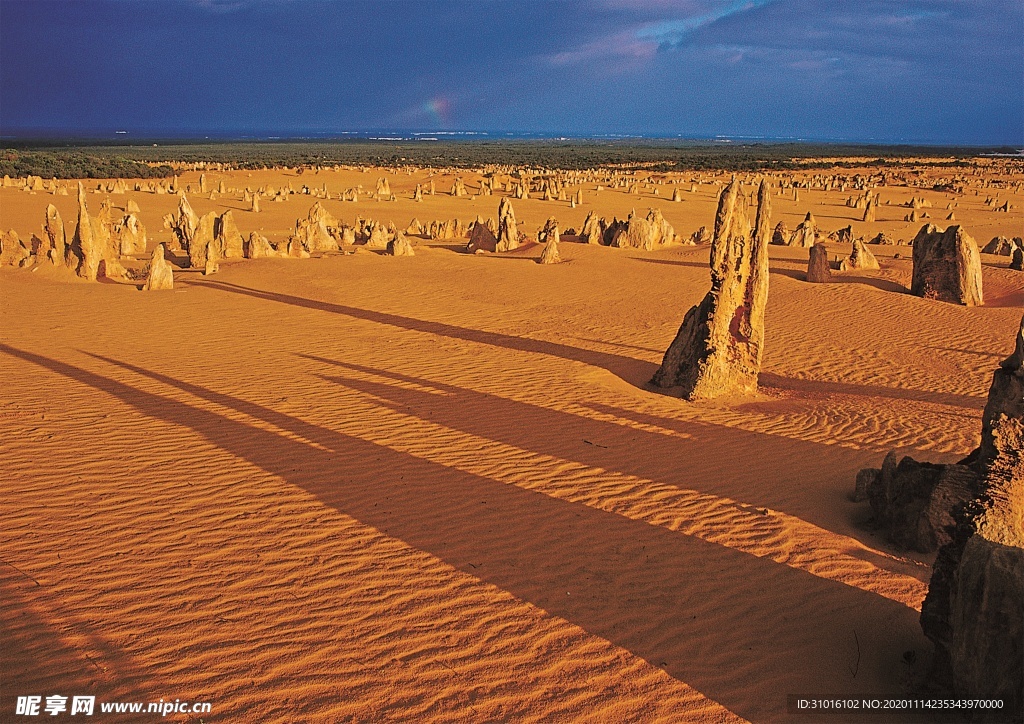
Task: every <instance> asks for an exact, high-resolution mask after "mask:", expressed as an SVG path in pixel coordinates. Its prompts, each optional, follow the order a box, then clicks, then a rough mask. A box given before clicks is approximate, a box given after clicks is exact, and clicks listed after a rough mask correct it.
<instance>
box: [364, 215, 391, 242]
mask: <svg viewBox="0 0 1024 724" xmlns="http://www.w3.org/2000/svg"><path fill="white" fill-rule="evenodd" d="M390 240H391V237H390V236H388V230H387V228H386V227H385V226H384V225H383V224H379V223H377V222H376V221H371V222H370V229H369V238H368V239H367V240H366V248H367V249H387V248H388V242H389V241H390Z"/></svg>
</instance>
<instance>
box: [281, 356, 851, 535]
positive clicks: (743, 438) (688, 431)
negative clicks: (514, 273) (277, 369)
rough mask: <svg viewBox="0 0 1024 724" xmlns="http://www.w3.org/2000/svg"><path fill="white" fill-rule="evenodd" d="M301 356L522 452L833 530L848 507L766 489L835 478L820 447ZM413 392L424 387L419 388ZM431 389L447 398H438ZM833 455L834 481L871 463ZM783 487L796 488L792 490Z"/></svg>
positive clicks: (386, 402) (398, 407)
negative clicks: (726, 464)
mask: <svg viewBox="0 0 1024 724" xmlns="http://www.w3.org/2000/svg"><path fill="white" fill-rule="evenodd" d="M299 356H300V357H304V358H306V359H309V360H313V361H316V362H321V363H324V364H329V365H332V366H335V367H340V368H343V369H346V370H350V371H352V372H357V373H360V374H361V375H373V376H376V377H379V378H381V379H382V380H385V381H393V382H397V383H399V384H400V385H403V386H398V385H395V384H387V383H386V382H377V381H373V380H368V379H365V378H364V377H354V376H350V375H349V376H323V379H324V380H326V381H328V382H333V383H336V384H339V385H343V386H344V387H346V388H348V389H351V390H356V391H358V392H362V393H364V394H366V395H370V396H372V397H374V398H375V401H376V403H377V404H379V405H382V406H385V407H388V408H390V409H392V410H394V411H396V412H399V413H402V414H412V415H415V416H416V417H419V418H421V419H424V420H428V421H430V422H434V423H437V424H438V425H442V426H444V427H448V428H451V429H454V430H460V431H462V432H465V433H469V434H471V435H476V436H479V437H482V438H486V439H488V440H494V441H496V442H501V443H505V444H507V445H512V446H514V447H516V448H520V449H522V450H528V451H531V452H537V453H540V454H542V455H551V456H554V457H556V458H559V459H562V460H569V461H572V462H577V463H580V464H582V465H586V466H588V467H591V468H597V469H601V470H608V471H611V472H615V473H622V474H624V475H632V476H636V477H638V478H641V479H645V480H652V481H656V482H658V483H665V484H668V485H672V486H675V487H677V488H678V489H680V490H700V491H702V492H705V493H710V494H713V495H716V496H722V497H727V498H730V499H733V500H741V501H743V502H745V503H748V504H750V505H754V506H758V507H767V508H771V509H773V510H780V511H784V512H786V513H788V514H790V515H793V516H796V517H798V518H801V519H802V520H805V521H808V522H811V523H814V524H815V525H818V526H819V527H821V528H825V529H830V528H831V527H834V520H835V516H831V517H830V516H821V515H820V513H819V511H827V510H834V509H835V508H836V507H837V506H845V503H844V500H843V499H842V496H840V495H836V494H835V493H834V492H833V491H832V490H830V489H828V488H818V489H816V490H810V489H805V490H804V491H803V494H802V496H801V498H800V499H799V500H793V499H792V498H790V497H787V495H786V494H785V493H782V494H780V492H779V491H780V488H779V487H775V486H766V485H764V481H765V480H784V479H786V478H788V477H792V476H794V475H801V474H805V475H806V474H807V473H808V472H811V473H813V472H814V471H819V472H821V474H823V475H824V474H826V473H824V472H822V471H820V463H819V460H820V451H821V447H822V446H821V443H817V442H808V441H805V440H794V439H792V438H786V437H777V436H773V435H766V434H762V433H757V432H749V431H746V430H740V429H737V428H732V427H726V426H723V425H715V424H710V423H705V422H697V421H692V420H678V419H672V420H669V419H665V418H660V417H655V416H651V415H646V416H641V415H638V414H637V413H635V412H633V411H631V410H624V409H621V408H617V407H613V406H611V405H603V404H599V403H596V402H592V401H589V400H588V401H584V402H581V403H580V406H581V407H584V408H588V409H590V410H593V411H594V412H597V413H599V414H602V415H606V416H611V417H615V418H619V419H620V420H622V419H625V420H632V421H634V422H638V423H640V424H641V425H650V426H656V427H661V428H664V429H667V430H671V431H673V432H676V433H679V434H678V435H666V434H663V433H659V432H653V431H648V430H644V429H642V428H641V427H639V426H637V425H630V424H619V423H618V422H615V421H610V420H600V419H594V417H591V416H583V415H576V414H573V413H571V412H563V411H561V410H555V409H552V408H549V407H542V406H539V405H532V404H529V403H524V402H519V401H516V400H512V399H508V398H506V397H501V396H498V395H492V394H488V393H486V392H478V391H476V390H471V389H467V388H463V387H456V386H453V385H449V384H445V383H443V382H436V381H434V380H426V379H421V378H418V377H412V376H409V375H404V374H400V373H397V372H393V371H390V370H378V369H374V368H371V367H365V366H362V365H357V364H352V363H348V362H337V361H334V360H330V359H325V358H323V357H317V356H315V355H307V354H299ZM409 385H415V386H417V387H419V388H420V389H410V387H409ZM423 388H427V389H435V390H440V391H441V392H443V393H445V394H443V395H437V394H431V393H430V392H425V391H422V389H423ZM555 431H557V432H556V433H555V434H552V433H553V432H555ZM828 455H829V470H828V473H827V474H828V475H829V477H831V476H834V475H843V474H845V475H846V476H847V477H848V478H849V479H850V480H851V481H852V480H853V478H854V476H855V474H856V471H857V470H859V469H860V468H861V467H864V464H865V459H866V457H867V455H866V454H865V453H864V452H862V451H856V450H849V449H847V448H841V447H838V446H830V448H829V453H828ZM746 457H749V458H753V459H757V460H758V464H757V465H756V466H753V465H752V466H742V469H734V468H736V467H739V466H733V467H731V468H730V470H729V473H728V474H727V475H726V474H723V472H722V468H723V465H722V461H723V460H736V459H743V458H746ZM811 461H813V462H811ZM805 466H806V467H807V469H806V470H803V471H802V472H801V471H800V468H801V467H805ZM781 488H782V489H783V490H788V486H781ZM835 532H840V531H835Z"/></svg>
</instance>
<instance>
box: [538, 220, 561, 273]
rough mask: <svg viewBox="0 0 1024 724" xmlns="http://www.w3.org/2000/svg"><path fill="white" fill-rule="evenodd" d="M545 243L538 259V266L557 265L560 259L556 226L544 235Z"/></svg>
mask: <svg viewBox="0 0 1024 724" xmlns="http://www.w3.org/2000/svg"><path fill="white" fill-rule="evenodd" d="M546 239H547V243H546V244H545V246H544V251H543V252H542V253H541V255H540V259H538V260H537V261H538V263H540V264H558V263H559V262H561V261H562V257H561V256H560V255H559V253H558V226H557V225H556V226H555V228H554V230H553V232H550V233H548V234H547V235H546Z"/></svg>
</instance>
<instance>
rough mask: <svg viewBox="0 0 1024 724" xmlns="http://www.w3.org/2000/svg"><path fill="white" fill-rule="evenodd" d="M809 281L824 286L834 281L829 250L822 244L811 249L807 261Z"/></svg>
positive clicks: (819, 243)
mask: <svg viewBox="0 0 1024 724" xmlns="http://www.w3.org/2000/svg"><path fill="white" fill-rule="evenodd" d="M807 281H809V282H812V283H814V284H824V283H826V282H830V281H832V267H831V266H829V263H828V249H826V248H825V245H824V244H822V243H821V242H818V243H817V244H815V245H814V246H812V247H811V251H810V256H809V258H808V259H807Z"/></svg>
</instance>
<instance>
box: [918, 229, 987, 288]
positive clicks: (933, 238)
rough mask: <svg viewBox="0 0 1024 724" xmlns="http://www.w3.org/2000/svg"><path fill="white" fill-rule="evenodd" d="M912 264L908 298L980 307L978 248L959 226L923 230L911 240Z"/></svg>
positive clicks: (979, 259) (979, 261) (979, 260)
mask: <svg viewBox="0 0 1024 724" xmlns="http://www.w3.org/2000/svg"><path fill="white" fill-rule="evenodd" d="M913 260H914V270H913V275H912V277H911V283H910V293H911V294H914V295H916V296H918V297H924V298H925V299H938V300H940V301H943V302H952V303H953V304H964V305H966V306H968V307H974V306H980V305H981V304H982V303H983V301H984V299H983V296H982V289H981V255H980V253H979V251H978V245H977V244H976V243H975V241H974V239H972V238H971V237H970V236H968V235H967V234H966V233H965V232H964V231H963V229H961V228H960V227H959V226H950V227H949V228H948V229H946V230H945V231H942V230H940V229H938V228H936V227H935V226H933V225H931V224H927V225H925V226H924V227H922V228H921V231H919V232H918V233H917V236H916V237H914V255H913Z"/></svg>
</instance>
